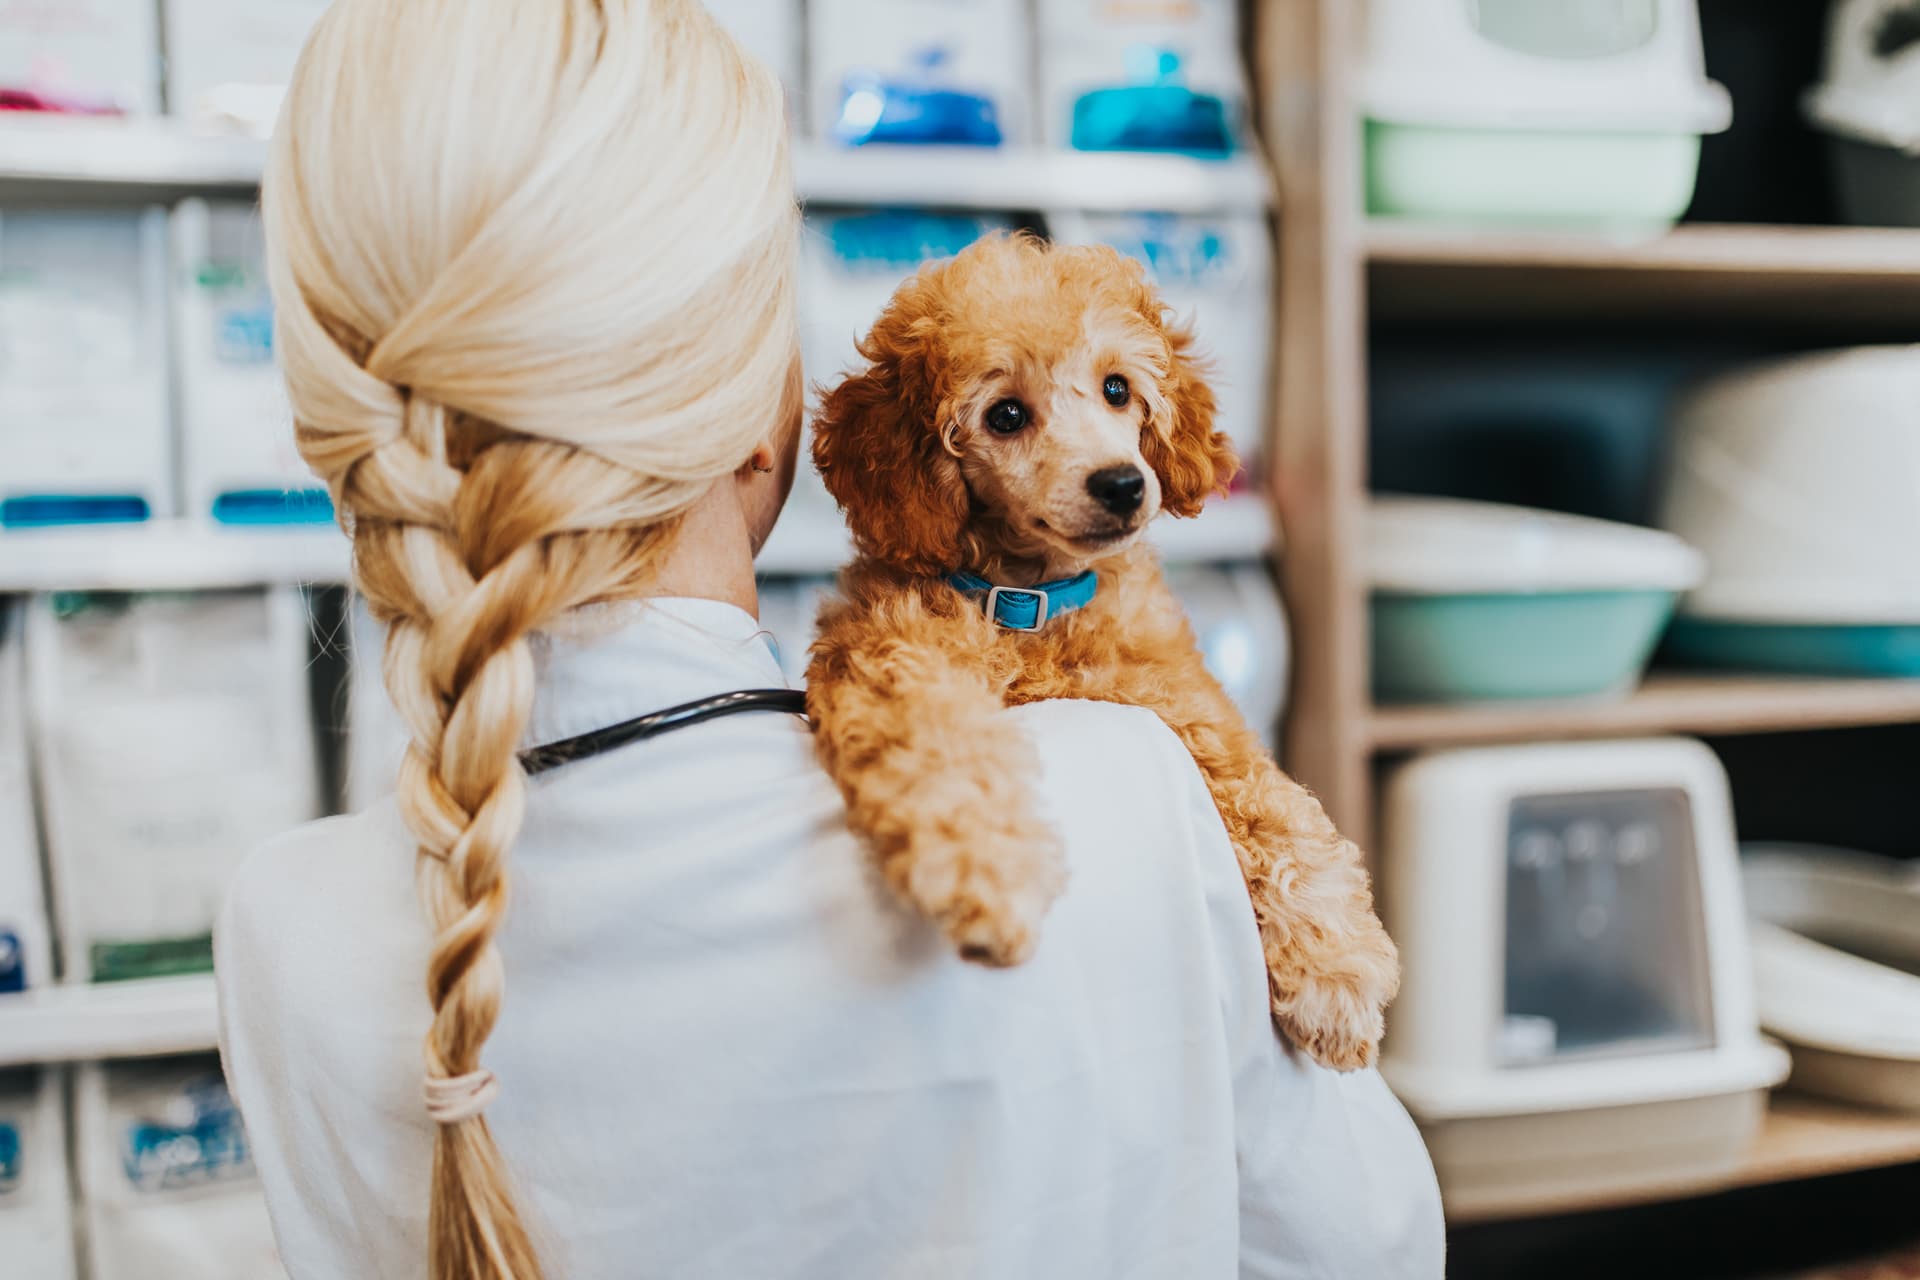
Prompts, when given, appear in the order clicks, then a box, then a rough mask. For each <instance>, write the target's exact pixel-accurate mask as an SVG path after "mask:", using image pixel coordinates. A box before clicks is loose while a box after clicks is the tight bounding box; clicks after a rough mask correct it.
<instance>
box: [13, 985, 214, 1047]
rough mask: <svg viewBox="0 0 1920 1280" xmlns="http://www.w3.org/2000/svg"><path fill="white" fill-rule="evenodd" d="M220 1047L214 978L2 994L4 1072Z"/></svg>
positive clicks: (51, 988) (46, 989) (55, 988)
mask: <svg viewBox="0 0 1920 1280" xmlns="http://www.w3.org/2000/svg"><path fill="white" fill-rule="evenodd" d="M218 1041H219V1015H218V1011H217V1008H216V1004H215V999H214V987H213V977H212V976H211V975H207V976H205V977H192V978H150V979H146V980H144V981H139V982H103V983H94V984H90V985H83V986H55V987H45V988H42V989H40V990H37V991H28V992H26V993H24V994H19V995H4V996H0V1067H4V1066H16V1065H19V1064H21V1063H28V1062H66V1061H81V1060H85V1059H91V1058H145V1057H153V1056H155V1055H157V1054H166V1053H195V1052H200V1051H204V1050H209V1049H212V1048H214V1046H215V1045H216V1044H217V1043H218Z"/></svg>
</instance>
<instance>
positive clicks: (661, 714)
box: [520, 689, 807, 777]
mask: <svg viewBox="0 0 1920 1280" xmlns="http://www.w3.org/2000/svg"><path fill="white" fill-rule="evenodd" d="M750 711H756V712H757V711H780V712H785V713H786V714H788V715H795V716H800V717H801V718H803V719H804V718H805V717H806V714H807V695H806V694H804V693H802V692H801V691H800V690H798V689H736V690H734V691H733V692H732V693H716V694H714V695H713V696H712V697H710V698H698V699H695V700H694V701H692V702H683V703H681V704H680V705H679V706H677V707H668V708H666V709H665V710H662V711H650V712H648V713H647V714H646V715H644V716H636V717H634V718H633V719H631V720H622V721H621V722H620V723H619V724H610V725H608V726H607V727H606V728H604V729H595V730H593V731H592V732H590V733H583V734H581V735H579V736H578V737H575V738H566V739H563V740H561V741H559V742H550V743H548V744H547V745H546V746H544V747H534V748H532V749H530V750H527V751H522V752H521V753H520V767H521V768H522V769H524V770H525V771H526V773H527V776H528V777H532V776H533V775H535V774H539V773H545V772H547V770H549V769H558V768H559V767H560V766H561V765H563V764H572V763H574V762H575V761H576V760H588V759H591V758H592V757H594V756H597V755H601V754H603V753H605V752H608V751H612V750H614V749H615V748H618V747H624V746H626V745H627V744H628V743H630V742H643V741H645V740H646V739H648V738H657V737H659V736H660V735H661V734H663V733H672V732H673V731H674V730H675V729H684V728H686V727H687V726H688V725H695V724H704V723H705V722H707V721H708V720H718V719H720V718H721V717H722V716H737V715H744V714H746V713H747V712H750Z"/></svg>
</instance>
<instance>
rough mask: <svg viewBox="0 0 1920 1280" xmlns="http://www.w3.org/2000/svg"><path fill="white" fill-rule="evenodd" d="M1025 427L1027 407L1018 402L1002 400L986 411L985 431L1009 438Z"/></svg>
mask: <svg viewBox="0 0 1920 1280" xmlns="http://www.w3.org/2000/svg"><path fill="white" fill-rule="evenodd" d="M1026 425H1027V406H1025V405H1023V404H1021V403H1020V402H1019V401H1018V400H1002V401H1001V402H1000V403H999V404H996V405H994V406H993V408H991V409H989V410H987V430H989V431H996V432H998V433H1000V434H1001V435H1003V436H1010V435H1012V434H1013V433H1014V432H1016V431H1019V430H1020V429H1021V428H1023V427H1025V426H1026Z"/></svg>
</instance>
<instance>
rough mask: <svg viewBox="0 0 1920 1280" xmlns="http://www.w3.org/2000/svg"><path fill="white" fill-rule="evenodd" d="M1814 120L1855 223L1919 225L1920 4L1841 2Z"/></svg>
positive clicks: (1830, 30) (1814, 98)
mask: <svg viewBox="0 0 1920 1280" xmlns="http://www.w3.org/2000/svg"><path fill="white" fill-rule="evenodd" d="M1806 110H1807V118H1808V119H1809V120H1811V121H1812V122H1813V124H1814V126H1815V127H1816V128H1818V129H1820V130H1821V131H1822V132H1823V133H1825V134H1826V135H1827V137H1828V140H1829V141H1828V150H1829V152H1830V153H1831V155H1832V157H1833V177H1834V187H1835V194H1836V195H1837V196H1838V198H1839V203H1840V212H1841V215H1842V216H1843V217H1845V218H1846V219H1847V221H1849V222H1858V223H1866V224H1868V225H1873V226H1897V227H1913V226H1920V5H1916V4H1914V3H1913V2H1912V0H1840V3H1837V4H1835V5H1834V6H1833V9H1832V11H1831V15H1830V17H1829V19H1828V23H1827V61H1826V74H1825V78H1824V79H1823V80H1822V82H1821V83H1819V84H1817V85H1815V86H1814V87H1813V88H1812V89H1810V90H1808V91H1807V97H1806Z"/></svg>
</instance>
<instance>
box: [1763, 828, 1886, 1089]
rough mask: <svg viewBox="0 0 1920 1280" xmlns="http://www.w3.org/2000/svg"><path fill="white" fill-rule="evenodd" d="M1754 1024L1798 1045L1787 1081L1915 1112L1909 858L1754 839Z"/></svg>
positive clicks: (1801, 1086) (1795, 1048) (1793, 1044)
mask: <svg viewBox="0 0 1920 1280" xmlns="http://www.w3.org/2000/svg"><path fill="white" fill-rule="evenodd" d="M1744 853H1745V857H1744V860H1743V864H1744V870H1745V878H1746V889H1747V910H1748V911H1749V912H1750V913H1751V914H1752V917H1753V922H1752V930H1753V951H1754V988H1755V991H1756V993H1757V995H1758V997H1759V1002H1760V1021H1761V1023H1762V1024H1763V1025H1765V1027H1766V1029H1767V1030H1768V1031H1770V1032H1772V1033H1773V1034H1774V1035H1776V1036H1779V1037H1780V1038H1781V1039H1782V1040H1785V1041H1786V1042H1787V1044H1788V1046H1789V1047H1790V1048H1791V1049H1792V1052H1793V1085H1794V1087H1795V1088H1799V1089H1804V1090H1806V1091H1808V1092H1810V1093H1819V1094H1825V1095H1827V1096H1829V1097H1834V1098H1840V1099H1844V1100H1846V1101H1850V1102H1860V1103H1865V1104H1867V1105H1869V1106H1878V1107H1898V1108H1901V1109H1904V1110H1909V1111H1920V876H1916V874H1915V866H1914V865H1913V864H1908V863H1902V862H1896V861H1894V860H1892V859H1890V858H1877V857H1873V856H1871V855H1868V854H1860V853H1850V852H1847V851H1845V850H1839V849H1823V848H1817V847H1810V846H1805V845H1766V844H1755V845H1749V846H1747V847H1746V849H1745V850H1744Z"/></svg>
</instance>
